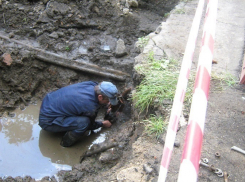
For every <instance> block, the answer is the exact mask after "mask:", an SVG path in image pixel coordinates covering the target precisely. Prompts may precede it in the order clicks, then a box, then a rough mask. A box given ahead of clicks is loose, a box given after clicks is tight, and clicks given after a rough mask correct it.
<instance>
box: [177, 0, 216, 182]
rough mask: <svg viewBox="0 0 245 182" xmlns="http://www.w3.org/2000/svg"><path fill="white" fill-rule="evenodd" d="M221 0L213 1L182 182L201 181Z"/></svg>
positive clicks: (179, 180)
mask: <svg viewBox="0 0 245 182" xmlns="http://www.w3.org/2000/svg"><path fill="white" fill-rule="evenodd" d="M217 5H218V0H209V1H208V4H207V10H206V18H205V24H204V30H203V37H202V48H201V52H200V54H199V61H198V68H197V75H196V81H195V87H194V89H195V90H194V94H193V98H192V104H191V111H190V118H189V125H188V128H187V134H186V138H185V145H184V151H183V154H182V160H181V165H180V170H179V176H178V182H186V181H188V182H193V181H197V176H198V171H199V161H200V156H201V149H202V140H203V130H204V122H205V117H206V110H207V99H208V92H209V85H210V77H211V68H212V59H213V49H214V35H215V24H216V16H217Z"/></svg>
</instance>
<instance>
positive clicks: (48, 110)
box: [39, 81, 99, 127]
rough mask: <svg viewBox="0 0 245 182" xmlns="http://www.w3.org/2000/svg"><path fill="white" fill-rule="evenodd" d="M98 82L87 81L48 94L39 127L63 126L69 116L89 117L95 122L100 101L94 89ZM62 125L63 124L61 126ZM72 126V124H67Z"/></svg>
mask: <svg viewBox="0 0 245 182" xmlns="http://www.w3.org/2000/svg"><path fill="white" fill-rule="evenodd" d="M96 85H98V83H97V82H93V81H86V82H81V83H77V84H73V85H69V86H66V87H63V88H61V89H59V90H56V91H54V92H51V93H48V94H47V95H46V96H45V98H44V99H43V102H42V105H41V108H40V114H39V125H40V126H41V127H42V126H43V125H51V124H52V123H55V124H57V125H63V126H64V123H62V121H63V119H64V118H66V117H69V116H87V117H89V118H90V120H91V122H94V120H95V118H96V116H97V113H98V110H99V101H98V96H97V94H96V93H95V90H94V87H95V86H96ZM61 123H62V124H61ZM66 125H67V126H71V125H72V123H66Z"/></svg>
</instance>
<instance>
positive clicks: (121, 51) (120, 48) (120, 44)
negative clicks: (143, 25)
mask: <svg viewBox="0 0 245 182" xmlns="http://www.w3.org/2000/svg"><path fill="white" fill-rule="evenodd" d="M115 54H116V55H115V56H116V57H117V58H119V57H123V56H125V55H127V54H128V53H127V51H126V47H125V44H124V41H123V40H122V39H119V40H118V41H117V47H116V51H115Z"/></svg>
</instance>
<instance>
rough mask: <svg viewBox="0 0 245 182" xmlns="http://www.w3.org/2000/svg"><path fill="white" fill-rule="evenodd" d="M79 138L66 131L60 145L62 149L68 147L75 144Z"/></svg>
mask: <svg viewBox="0 0 245 182" xmlns="http://www.w3.org/2000/svg"><path fill="white" fill-rule="evenodd" d="M79 138H80V136H76V135H75V134H74V133H73V132H72V131H67V132H66V134H65V135H64V136H63V137H62V140H61V142H60V145H61V146H63V147H70V146H72V145H73V144H74V143H76V142H77V140H78V139H79Z"/></svg>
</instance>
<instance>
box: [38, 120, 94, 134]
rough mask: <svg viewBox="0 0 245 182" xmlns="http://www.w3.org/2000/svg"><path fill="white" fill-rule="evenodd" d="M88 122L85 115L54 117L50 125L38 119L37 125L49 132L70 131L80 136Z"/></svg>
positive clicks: (88, 124) (86, 128) (87, 126)
mask: <svg viewBox="0 0 245 182" xmlns="http://www.w3.org/2000/svg"><path fill="white" fill-rule="evenodd" d="M39 119H40V118H39ZM42 120H43V119H42ZM90 124H91V122H90V119H89V118H88V117H85V116H72V117H65V118H62V119H61V118H56V119H55V120H54V121H53V122H52V123H51V125H50V123H46V124H45V122H41V121H39V125H40V126H41V128H42V129H43V130H46V131H49V132H65V131H72V133H73V134H75V135H77V136H82V135H83V134H84V133H85V132H86V131H87V130H88V129H89V127H90Z"/></svg>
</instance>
